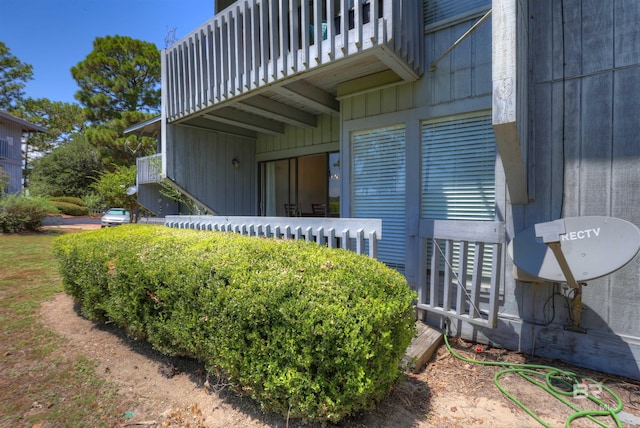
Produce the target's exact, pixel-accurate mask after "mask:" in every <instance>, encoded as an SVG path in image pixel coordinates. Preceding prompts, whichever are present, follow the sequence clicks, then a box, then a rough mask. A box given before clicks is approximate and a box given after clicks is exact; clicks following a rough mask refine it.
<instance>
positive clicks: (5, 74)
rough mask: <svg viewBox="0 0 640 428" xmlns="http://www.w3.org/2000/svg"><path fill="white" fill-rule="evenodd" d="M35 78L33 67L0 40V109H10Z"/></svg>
mask: <svg viewBox="0 0 640 428" xmlns="http://www.w3.org/2000/svg"><path fill="white" fill-rule="evenodd" d="M31 79H33V67H32V66H31V65H30V64H27V63H24V62H22V61H20V59H18V58H17V57H16V56H14V55H12V54H11V51H10V49H9V48H8V47H7V45H6V44H4V43H3V42H1V41H0V110H10V109H11V108H12V107H13V106H14V105H15V104H16V103H17V102H18V101H20V100H21V99H22V97H23V95H24V91H23V89H24V87H25V85H26V83H27V82H28V81H29V80H31Z"/></svg>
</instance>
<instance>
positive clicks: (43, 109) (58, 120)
mask: <svg viewBox="0 0 640 428" xmlns="http://www.w3.org/2000/svg"><path fill="white" fill-rule="evenodd" d="M11 113H13V114H15V115H16V116H18V117H21V118H23V119H25V120H28V121H29V122H31V123H35V124H36V125H40V126H42V127H43V128H45V129H47V131H48V133H46V134H44V133H34V134H31V135H30V136H29V139H28V140H27V142H26V145H25V149H24V150H23V156H24V170H23V178H24V185H25V187H27V186H28V183H29V173H30V171H31V167H30V163H31V160H32V159H33V158H35V157H37V156H39V155H43V154H46V153H49V152H51V150H53V148H55V147H56V146H58V145H60V144H62V143H65V142H68V141H70V140H71V139H72V138H73V136H74V134H77V133H81V132H82V131H83V130H84V128H85V124H86V115H85V111H84V109H83V108H82V107H80V106H79V105H78V104H72V103H65V102H61V101H51V100H49V99H47V98H37V99H34V98H27V99H25V100H22V101H21V102H19V103H18V105H17V106H16V108H15V109H13V110H12V111H11Z"/></svg>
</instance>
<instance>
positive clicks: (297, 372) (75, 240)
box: [54, 225, 415, 422]
mask: <svg viewBox="0 0 640 428" xmlns="http://www.w3.org/2000/svg"><path fill="white" fill-rule="evenodd" d="M54 249H55V253H56V256H57V259H58V261H59V264H60V272H61V275H62V278H63V284H64V287H65V289H66V291H67V292H68V293H69V294H70V295H72V296H73V297H74V298H75V300H76V301H77V302H78V303H79V304H80V305H81V310H82V312H83V314H85V315H86V316H88V317H89V318H91V319H94V320H109V321H111V322H114V323H117V324H118V325H120V326H122V327H124V328H126V329H127V330H128V331H129V333H130V334H132V335H134V336H136V337H138V338H142V339H146V340H148V341H149V342H150V343H152V344H153V345H154V346H155V347H156V348H157V349H160V350H161V351H163V352H164V353H167V354H170V355H183V356H191V357H195V358H197V359H199V360H201V361H203V362H204V363H205V365H206V367H207V369H208V370H214V369H220V370H221V371H222V372H223V373H224V374H225V376H226V377H227V378H228V379H229V380H230V381H231V382H232V384H233V385H234V386H235V387H236V388H237V390H238V391H241V392H243V393H246V394H249V395H250V396H252V397H253V398H254V399H256V400H257V401H258V402H259V403H260V404H261V405H262V407H263V409H264V410H266V411H275V412H278V413H280V414H282V415H287V416H288V417H291V418H300V419H303V420H307V421H331V422H336V421H339V420H340V419H342V418H344V417H345V416H347V415H350V414H353V413H354V412H356V411H359V410H363V409H369V408H372V407H373V406H374V405H375V404H376V403H377V402H378V400H380V399H381V398H382V397H384V396H385V395H386V394H387V393H388V392H389V389H390V388H391V387H392V385H393V384H394V382H395V381H396V380H397V377H398V374H399V373H400V370H401V368H400V362H401V360H402V357H403V356H404V354H405V351H406V348H407V346H408V345H409V343H410V341H411V338H412V337H413V335H414V315H413V311H412V305H413V301H414V299H415V293H414V292H413V291H411V290H410V288H409V287H408V285H407V282H406V280H405V279H404V277H403V276H402V275H401V274H399V273H398V272H396V271H394V270H392V269H389V268H387V267H386V266H384V265H383V264H382V263H379V262H377V261H375V260H373V259H371V258H368V257H365V256H359V255H357V254H355V253H353V252H349V251H345V250H339V249H329V248H326V247H321V246H319V245H317V244H314V243H308V242H303V241H284V240H272V239H262V238H255V237H246V236H241V235H237V234H233V233H225V232H204V231H193V230H184V229H170V228H166V227H163V226H151V225H125V226H121V227H117V228H111V229H102V230H96V231H88V232H83V233H81V234H72V235H64V236H62V237H59V238H57V239H56V240H55V241H54Z"/></svg>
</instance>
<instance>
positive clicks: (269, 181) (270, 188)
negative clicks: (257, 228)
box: [260, 153, 340, 217]
mask: <svg viewBox="0 0 640 428" xmlns="http://www.w3.org/2000/svg"><path fill="white" fill-rule="evenodd" d="M339 180H340V157H339V154H338V153H320V154H314V155H308V156H299V157H295V158H289V159H280V160H275V161H268V162H262V163H261V164H260V214H261V215H264V216H277V217H284V216H297V217H300V216H302V217H338V216H339V215H340V182H339Z"/></svg>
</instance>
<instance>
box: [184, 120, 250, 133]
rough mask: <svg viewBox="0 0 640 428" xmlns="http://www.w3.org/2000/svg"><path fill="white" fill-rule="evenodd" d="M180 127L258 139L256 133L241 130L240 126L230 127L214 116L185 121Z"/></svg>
mask: <svg viewBox="0 0 640 428" xmlns="http://www.w3.org/2000/svg"><path fill="white" fill-rule="evenodd" d="M180 126H189V127H193V128H198V129H205V130H207V131H214V132H220V133H223V134H231V135H239V136H242V137H249V138H256V131H254V130H251V129H247V128H241V127H239V126H234V125H230V124H228V123H224V122H221V121H217V120H215V119H214V118H213V117H212V116H208V117H202V116H198V117H192V118H189V119H187V120H185V121H182V122H180Z"/></svg>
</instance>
